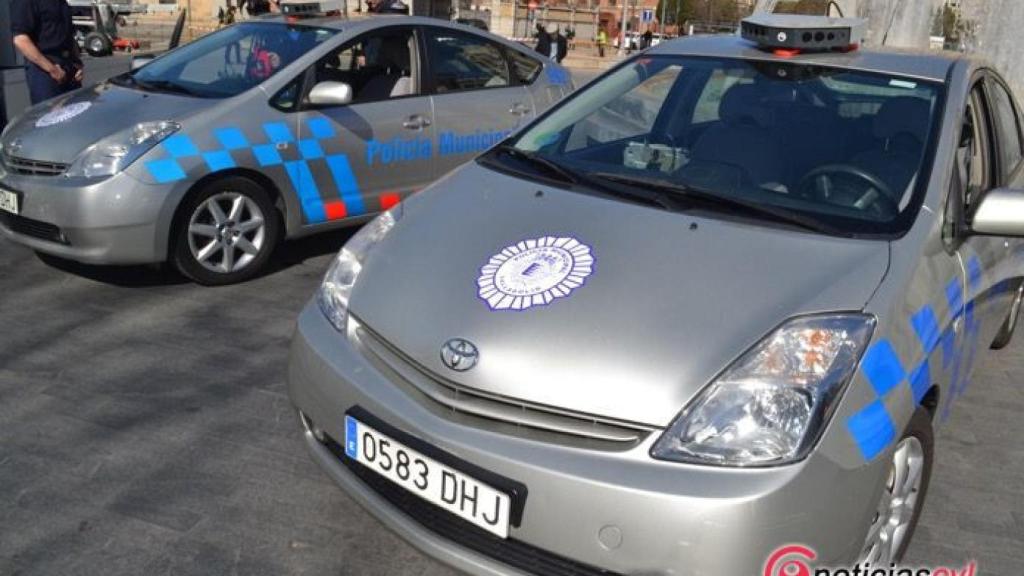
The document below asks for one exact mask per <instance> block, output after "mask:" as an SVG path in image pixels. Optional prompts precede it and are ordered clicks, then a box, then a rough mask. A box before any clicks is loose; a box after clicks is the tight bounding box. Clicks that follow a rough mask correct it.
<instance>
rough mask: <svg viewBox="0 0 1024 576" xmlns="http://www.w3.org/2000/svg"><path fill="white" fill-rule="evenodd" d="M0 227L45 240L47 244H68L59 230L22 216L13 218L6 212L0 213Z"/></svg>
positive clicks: (12, 215)
mask: <svg viewBox="0 0 1024 576" xmlns="http://www.w3.org/2000/svg"><path fill="white" fill-rule="evenodd" d="M0 225H3V226H4V227H5V228H7V229H9V230H10V231H12V232H14V233H16V234H22V235H24V236H31V237H33V238H38V239H40V240H46V241H47V242H56V243H58V244H70V242H68V239H67V237H66V236H64V233H63V232H61V231H60V228H58V227H56V226H54V225H53V224H48V223H46V222H40V221H38V220H32V219H31V218H25V217H24V216H15V215H14V214H10V213H8V212H0Z"/></svg>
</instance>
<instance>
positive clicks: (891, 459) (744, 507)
mask: <svg viewBox="0 0 1024 576" xmlns="http://www.w3.org/2000/svg"><path fill="white" fill-rule="evenodd" d="M745 30H746V32H745V35H746V36H747V38H741V37H723V36H718V37H703V38H693V39H687V40H681V41H675V42H670V43H663V44H661V45H659V46H656V47H654V48H652V49H651V50H649V51H647V52H645V53H644V54H641V55H638V56H637V57H635V58H633V59H631V60H629V61H627V62H625V63H624V64H622V65H620V66H619V67H617V68H616V69H614V70H612V71H610V72H609V73H607V74H605V75H604V76H602V77H601V78H600V79H598V80H596V81H594V82H593V83H592V84H590V85H589V86H588V87H586V88H584V89H583V90H581V91H579V92H577V93H576V94H574V95H572V96H571V97H569V98H568V99H566V100H565V101H563V102H562V103H560V104H559V105H558V106H556V107H555V108H553V109H552V110H551V111H549V112H548V113H547V114H545V115H544V116H542V117H541V118H539V119H538V120H537V121H535V122H534V123H532V124H531V125H530V126H528V127H527V128H525V129H524V130H523V131H521V132H520V133H519V134H517V135H515V136H513V137H511V138H509V139H507V140H506V141H505V142H503V143H501V144H500V145H498V146H496V147H495V148H493V149H492V150H490V151H488V152H487V153H486V154H484V155H482V156H481V157H479V158H478V159H477V160H476V161H475V162H473V163H470V164H467V165H465V166H464V167H462V168H461V169H459V170H457V171H455V172H454V173H453V174H451V175H449V176H448V177H447V178H445V179H443V180H442V181H440V182H438V183H436V184H435V185H433V186H432V187H430V188H428V189H427V190H425V191H424V192H422V193H420V194H418V195H416V196H414V197H412V198H410V199H408V200H406V201H405V202H403V203H402V204H399V205H398V206H396V207H394V208H392V209H391V210H389V211H388V212H386V213H384V214H383V215H381V216H380V217H378V218H377V219H376V220H374V221H373V222H371V223H370V224H369V225H367V226H366V227H365V228H364V229H363V230H362V231H360V232H359V233H358V234H356V235H355V236H354V237H353V238H352V239H351V241H350V242H349V243H348V244H347V245H346V246H345V247H344V248H343V249H342V250H341V252H340V254H338V256H337V259H336V260H335V261H334V263H333V266H332V267H331V269H330V271H329V272H328V273H327V275H326V278H325V279H324V281H323V285H322V287H321V288H320V289H319V292H318V293H317V294H316V296H315V298H314V299H313V301H311V302H310V303H309V304H308V306H307V307H306V308H305V310H304V311H303V312H302V314H301V317H300V318H299V322H298V330H297V333H296V335H295V338H294V341H293V343H292V350H291V361H290V370H289V389H290V395H291V398H292V400H293V402H294V404H295V406H296V407H297V408H298V410H299V412H300V415H301V421H302V424H303V426H304V428H305V439H306V441H307V443H308V447H309V449H310V451H311V453H312V455H313V458H314V459H315V460H316V461H317V462H318V463H319V465H320V466H322V467H323V468H324V469H325V470H326V471H327V473H328V474H329V475H330V476H331V477H332V478H333V479H334V481H336V482H337V483H338V484H339V485H340V486H341V487H342V488H344V490H345V491H346V492H347V493H348V494H350V495H351V496H352V497H353V498H354V499H355V500H356V501H358V502H359V503H360V504H361V505H363V506H365V507H366V508H367V509H369V510H370V511H371V512H372V513H374V514H375V515H376V516H377V517H378V518H380V519H381V521H383V522H384V523H385V524H386V525H387V526H388V527H390V528H391V529H393V530H395V531H396V532H398V533H399V534H401V535H402V536H403V537H404V538H406V539H408V540H409V541H411V542H412V543H413V544H415V545H416V546H417V547H419V548H420V549H421V550H423V551H424V552H426V553H427V554H430V555H432V556H435V557H437V558H439V559H441V560H443V561H445V562H447V563H449V564H451V565H453V566H456V567H458V568H460V569H462V570H465V571H467V572H470V573H474V574H522V573H538V574H574V575H591V574H592V575H609V574H674V575H677V576H696V575H703V576H707V575H713V576H751V575H753V574H762V573H767V571H764V572H763V570H765V566H766V562H768V561H769V560H770V559H771V558H770V556H771V554H772V553H773V552H774V551H777V550H779V549H781V550H783V551H785V550H786V548H780V547H782V546H783V545H786V544H788V543H798V544H801V545H802V547H801V548H800V549H801V550H805V549H806V550H813V551H814V552H815V554H816V558H817V559H818V561H820V562H821V564H822V565H832V566H837V565H838V566H842V565H846V566H850V565H851V564H852V563H868V564H870V565H872V566H875V567H878V566H881V567H885V568H886V569H888V568H889V566H890V563H891V562H899V561H900V559H901V557H902V556H903V554H904V552H905V550H906V549H907V545H908V543H909V542H910V538H911V536H912V534H913V532H914V528H915V525H916V523H917V519H918V517H919V514H920V513H921V509H922V506H923V504H924V500H925V495H926V492H927V490H928V485H929V479H930V476H931V473H932V464H933V460H934V458H935V456H934V443H933V430H934V428H935V427H936V426H938V425H939V424H940V423H942V422H943V421H944V420H946V418H947V417H948V416H949V414H950V412H951V410H955V409H956V401H957V399H958V398H959V397H960V396H962V395H963V394H964V393H965V392H967V391H968V390H969V386H970V383H971V374H972V369H973V367H974V366H975V365H976V364H977V363H978V361H979V358H980V357H981V355H982V354H983V353H986V352H987V350H988V349H989V348H1000V347H1003V346H1005V345H1006V344H1007V343H1008V342H1009V340H1010V337H1011V335H1012V333H1013V331H1014V327H1015V325H1016V320H1017V313H1018V310H1019V307H1020V302H1021V277H1022V274H1021V270H1022V266H1021V264H1022V260H1021V257H1022V255H1024V242H1022V241H1021V240H1019V239H1017V238H1019V237H1021V236H1024V168H1022V163H1021V158H1022V138H1021V125H1022V117H1021V114H1020V109H1019V108H1018V105H1017V103H1016V102H1015V100H1014V98H1013V97H1012V95H1011V92H1010V91H1009V90H1008V89H1007V85H1006V83H1005V82H1004V81H1003V80H1002V79H1001V78H1000V76H999V75H998V74H997V73H996V72H995V71H993V70H992V69H990V68H987V67H986V66H985V65H984V64H983V63H980V62H977V61H975V60H972V59H969V58H966V57H962V56H959V55H956V54H949V53H932V54H913V53H905V52H903V53H900V52H887V51H874V50H866V49H860V50H858V49H854V47H850V46H849V44H850V42H849V40H848V38H849V37H848V33H849V30H846V31H845V32H842V33H839V32H834V31H832V32H828V33H823V34H822V37H823V38H826V40H825V42H826V43H827V42H828V40H827V38H830V37H831V35H837V36H841V35H842V34H846V36H845V38H846V39H844V41H843V43H842V44H841V46H840V47H841V48H842V49H841V50H839V49H830V50H806V49H804V50H800V49H792V48H786V49H775V48H773V47H771V45H770V44H769V45H763V43H762V42H761V39H762V38H765V37H767V35H766V34H765V33H764V31H763V30H761V29H760V28H757V27H754V28H752V29H747V28H746V27H745ZM769 30H770V28H769ZM829 30H831V29H830V28H829ZM803 34H804V31H802V30H800V29H793V30H788V31H785V33H783V32H782V31H780V32H778V34H775V31H772V32H771V34H770V37H772V38H776V37H780V38H781V37H782V36H783V35H785V37H787V38H793V37H796V38H801V37H803ZM816 36H817V32H813V31H812V32H811V33H808V34H807V37H808V38H810V39H811V41H814V39H815V37H816ZM749 38H753V39H754V40H757V42H754V41H751V40H750V39H749ZM837 44H838V42H837ZM793 566H795V565H793ZM769 567H770V565H769ZM781 573H786V574H791V573H796V572H791V571H790V572H773V573H772V574H773V576H774V574H781ZM800 573H803V572H800ZM865 573H866V572H865Z"/></svg>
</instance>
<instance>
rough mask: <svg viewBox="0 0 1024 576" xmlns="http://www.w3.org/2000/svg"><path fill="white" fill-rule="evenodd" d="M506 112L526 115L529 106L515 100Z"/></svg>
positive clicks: (528, 111)
mask: <svg viewBox="0 0 1024 576" xmlns="http://www.w3.org/2000/svg"><path fill="white" fill-rule="evenodd" d="M508 112H509V114H514V115H516V116H526V115H527V114H529V113H530V108H529V106H527V105H525V104H523V103H522V102H516V103H514V104H512V107H511V108H509V110H508Z"/></svg>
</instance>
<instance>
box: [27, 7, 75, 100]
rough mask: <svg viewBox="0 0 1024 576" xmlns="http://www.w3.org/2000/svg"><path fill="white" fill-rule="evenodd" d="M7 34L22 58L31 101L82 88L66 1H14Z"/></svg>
mask: <svg viewBox="0 0 1024 576" xmlns="http://www.w3.org/2000/svg"><path fill="white" fill-rule="evenodd" d="M11 35H12V36H14V46H15V47H16V48H17V49H18V51H19V52H21V54H22V56H24V57H25V60H26V64H25V81H26V83H27V84H28V93H29V99H30V100H31V101H32V104H38V103H39V102H42V101H43V100H49V99H50V98H54V97H56V96H60V95H61V94H65V93H67V92H70V91H72V90H76V89H78V88H81V87H82V75H83V72H82V58H81V56H80V54H79V51H78V43H77V42H76V41H75V28H74V26H73V25H72V23H71V7H70V6H68V2H67V0H14V2H13V4H12V5H11Z"/></svg>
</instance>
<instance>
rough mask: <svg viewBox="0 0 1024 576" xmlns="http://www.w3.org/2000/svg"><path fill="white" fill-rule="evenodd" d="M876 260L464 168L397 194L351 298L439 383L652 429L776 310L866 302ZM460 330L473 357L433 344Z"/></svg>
mask: <svg viewBox="0 0 1024 576" xmlns="http://www.w3.org/2000/svg"><path fill="white" fill-rule="evenodd" d="M888 260H889V250H888V245H887V243H886V242H883V241H869V240H855V239H846V238H836V237H828V236H822V235H817V234H813V233H807V232H802V231H795V230H792V229H783V228H778V227H773V226H768V225H758V224H753V223H744V222H737V221H735V220H733V221H729V220H725V219H722V218H714V217H711V216H708V217H700V216H697V215H686V214H680V213H672V212H667V211H662V210H658V209H654V208H650V207H645V206H639V205H633V204H628V203H624V202H619V201H615V200H608V199H604V198H599V197H594V196H589V195H585V194H581V193H576V192H570V191H564V190H559V189H556V188H549V187H545V186H539V185H537V184H532V183H530V182H527V181H524V180H519V179H515V178H512V177H509V176H506V175H502V174H499V173H496V172H493V171H491V170H488V169H486V168H483V167H481V166H479V165H476V164H470V165H467V166H465V167H464V168H463V169H461V170H459V171H457V172H456V173H454V174H453V175H451V176H450V177H448V178H446V179H444V180H442V181H440V182H438V183H436V184H435V185H434V186H432V187H431V188H429V189H427V190H426V191H424V192H421V193H420V194H419V195H417V196H414V197H412V198H411V199H410V200H408V201H407V202H406V206H405V210H404V214H403V216H402V218H401V219H400V220H399V222H398V224H397V225H396V226H395V227H394V229H393V230H392V231H391V232H390V234H388V235H387V236H386V237H385V238H384V240H383V241H382V242H381V243H380V244H379V245H378V246H377V247H376V248H375V249H374V252H373V253H372V254H371V256H370V258H368V260H367V262H366V264H365V266H364V268H363V270H362V272H361V274H360V276H359V280H358V282H357V284H356V286H355V289H354V290H353V293H352V297H351V300H350V310H351V312H352V314H353V316H355V317H356V319H357V320H358V321H360V322H362V323H363V325H364V326H365V327H366V329H367V330H369V331H370V332H371V333H373V334H375V336H376V337H377V338H378V339H380V340H383V341H385V342H387V343H388V344H389V345H390V347H391V349H392V350H393V351H395V352H396V353H397V355H398V356H404V358H405V360H404V361H405V362H407V363H408V364H409V365H411V366H416V367H418V368H419V370H420V371H421V372H423V373H426V374H428V375H430V376H431V377H433V378H434V379H435V380H436V381H439V382H441V383H447V384H448V385H456V386H461V387H464V388H470V389H475V390H478V391H480V392H484V393H486V394H487V395H494V396H498V397H501V398H505V399H508V400H509V401H510V402H512V403H513V404H515V403H523V404H526V405H531V404H532V405H540V406H542V407H554V408H557V409H559V410H567V411H571V412H573V413H575V414H578V415H581V416H583V417H585V418H586V417H590V416H600V417H604V418H609V419H615V420H621V421H624V422H633V423H640V424H646V425H652V426H664V425H667V424H669V423H670V422H671V420H672V419H673V417H675V416H676V415H677V414H678V413H679V411H680V410H681V409H682V408H683V406H684V405H685V404H686V403H687V402H688V401H689V400H690V399H691V398H693V396H694V395H695V394H696V393H697V392H698V391H699V390H700V389H701V388H702V387H704V386H705V385H706V384H707V383H708V382H710V381H711V380H713V378H714V377H715V376H716V375H717V374H718V373H720V372H721V371H722V370H723V369H724V368H726V367H727V366H728V365H729V364H730V363H731V362H732V361H733V360H734V359H735V358H737V357H738V356H739V355H740V354H742V353H743V352H744V351H746V350H747V349H748V348H750V347H751V346H753V345H754V344H755V343H757V341H759V340H760V339H761V338H762V337H764V336H765V335H766V334H768V333H769V332H770V331H772V330H773V329H774V328H776V327H777V326H779V325H780V324H781V323H782V322H783V321H785V320H786V319H787V318H791V317H793V316H796V315H800V314H807V313H814V312H823V311H849V310H859V309H862V308H863V306H864V305H865V304H866V302H867V301H868V300H869V299H870V297H871V295H872V294H873V293H874V291H875V290H876V288H877V287H878V285H879V283H880V282H881V280H882V278H883V277H884V275H885V272H886V270H887V267H888ZM538 296H539V297H538ZM456 338H458V339H464V340H466V341H468V342H471V343H472V344H473V345H474V346H475V348H476V349H477V351H478V360H477V363H476V365H475V366H473V367H472V368H470V369H468V370H464V371H459V370H457V369H453V368H452V366H451V364H453V355H452V354H450V353H449V354H447V358H444V357H443V356H445V355H444V354H442V348H443V347H444V346H445V344H446V342H448V341H449V340H451V339H456ZM446 359H447V364H446V362H445V360H446ZM455 367H456V368H465V364H463V365H462V366H455Z"/></svg>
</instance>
